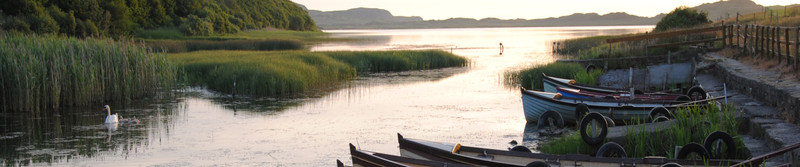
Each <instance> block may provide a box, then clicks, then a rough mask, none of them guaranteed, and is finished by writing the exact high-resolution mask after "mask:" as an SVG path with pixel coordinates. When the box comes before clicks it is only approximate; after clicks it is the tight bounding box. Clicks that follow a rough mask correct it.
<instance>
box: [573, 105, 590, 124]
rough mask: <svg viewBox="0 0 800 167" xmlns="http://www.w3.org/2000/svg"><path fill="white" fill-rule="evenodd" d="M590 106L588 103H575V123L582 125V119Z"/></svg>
mask: <svg viewBox="0 0 800 167" xmlns="http://www.w3.org/2000/svg"><path fill="white" fill-rule="evenodd" d="M589 112H591V111H589V106H587V105H586V103H578V105H575V123H576V125H580V123H581V119H583V117H584V116H586V113H589Z"/></svg>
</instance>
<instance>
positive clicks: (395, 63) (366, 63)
mask: <svg viewBox="0 0 800 167" xmlns="http://www.w3.org/2000/svg"><path fill="white" fill-rule="evenodd" d="M322 53H323V54H326V55H329V56H331V57H333V58H334V59H337V60H340V61H343V62H345V63H347V64H350V65H352V66H354V67H355V68H356V69H357V70H358V71H359V72H392V71H406V70H425V69H436V68H444V67H463V66H467V65H469V61H468V60H467V59H465V58H464V57H460V56H456V55H454V54H451V53H448V52H444V51H441V50H423V51H358V52H355V51H337V52H322Z"/></svg>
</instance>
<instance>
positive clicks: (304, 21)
mask: <svg viewBox="0 0 800 167" xmlns="http://www.w3.org/2000/svg"><path fill="white" fill-rule="evenodd" d="M0 10H1V11H0V27H1V28H2V29H4V30H8V31H18V32H23V33H39V34H66V35H69V36H78V37H86V36H129V35H134V33H135V32H137V31H141V30H146V29H156V28H162V27H174V28H178V29H179V30H180V31H181V32H183V33H184V34H186V35H201V36H203V35H212V34H229V33H236V32H239V31H242V30H248V29H263V28H270V27H271V28H277V29H286V30H297V31H318V30H317V26H316V25H315V24H314V21H313V20H312V19H311V17H309V16H308V13H307V12H306V11H305V10H303V9H302V8H301V7H299V6H298V5H297V4H295V3H294V2H291V1H289V0H258V1H250V0H3V1H2V2H0Z"/></svg>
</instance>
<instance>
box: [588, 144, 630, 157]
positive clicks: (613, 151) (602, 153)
mask: <svg viewBox="0 0 800 167" xmlns="http://www.w3.org/2000/svg"><path fill="white" fill-rule="evenodd" d="M613 155H616V156H613ZM595 157H598V158H603V157H620V158H627V157H628V154H627V153H625V149H624V148H622V146H621V145H619V144H617V143H616V142H613V141H612V142H608V143H606V144H603V146H600V149H598V150H597V155H595Z"/></svg>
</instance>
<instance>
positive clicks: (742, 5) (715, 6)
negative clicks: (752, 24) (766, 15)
mask: <svg viewBox="0 0 800 167" xmlns="http://www.w3.org/2000/svg"><path fill="white" fill-rule="evenodd" d="M694 8H695V9H697V10H698V11H705V12H708V19H711V20H720V19H725V18H728V17H736V13H737V12H738V13H740V14H748V13H754V12H760V11H762V10H764V6H762V5H759V4H756V3H755V2H753V1H752V0H727V1H718V2H714V3H704V4H702V5H700V6H696V7H694Z"/></svg>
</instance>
